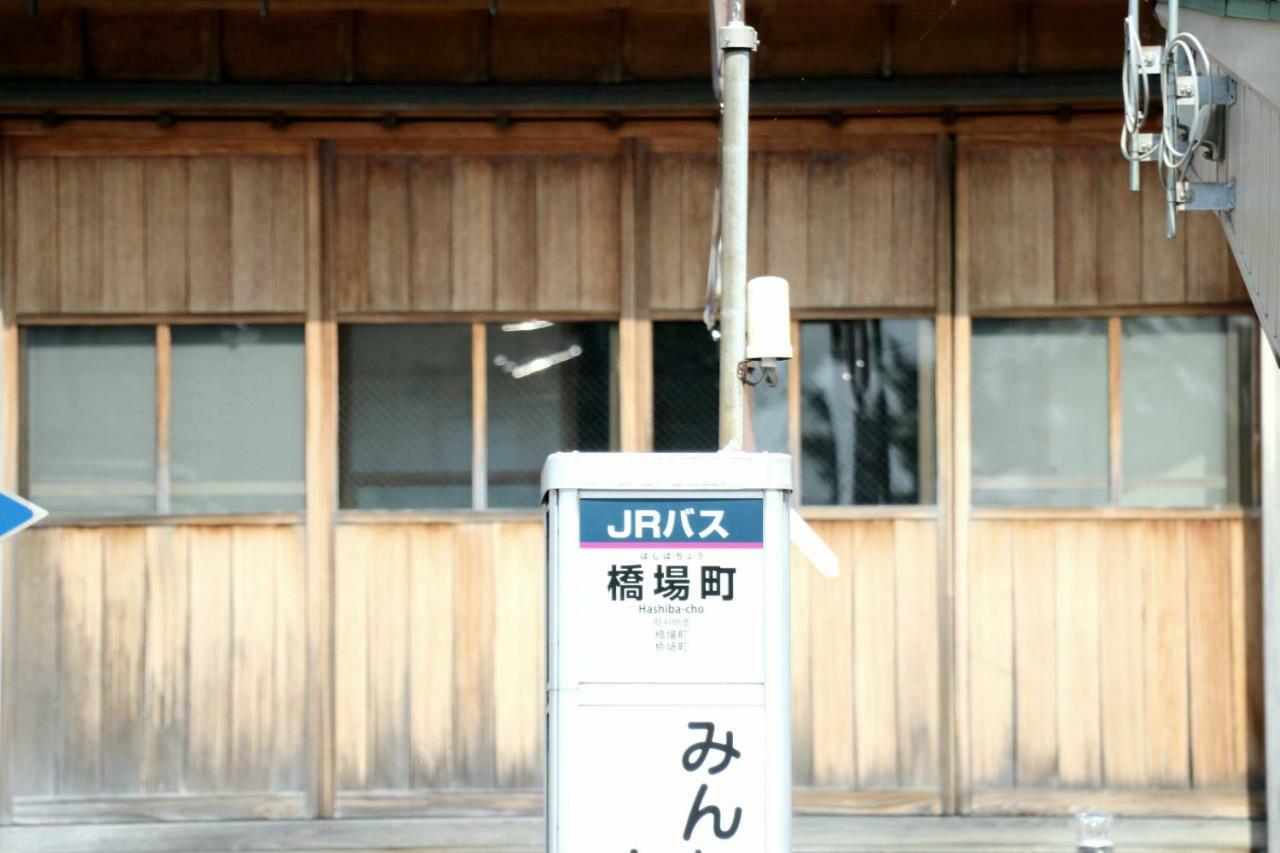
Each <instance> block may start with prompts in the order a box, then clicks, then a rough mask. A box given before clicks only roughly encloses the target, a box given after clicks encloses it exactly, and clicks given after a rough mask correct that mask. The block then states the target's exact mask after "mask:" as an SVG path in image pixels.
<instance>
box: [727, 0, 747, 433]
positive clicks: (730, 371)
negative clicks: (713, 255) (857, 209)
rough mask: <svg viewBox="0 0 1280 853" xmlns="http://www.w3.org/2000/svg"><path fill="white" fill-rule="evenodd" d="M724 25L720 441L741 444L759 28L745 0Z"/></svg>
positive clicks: (732, 5) (738, 4) (735, 6)
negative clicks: (746, 17) (746, 14)
mask: <svg viewBox="0 0 1280 853" xmlns="http://www.w3.org/2000/svg"><path fill="white" fill-rule="evenodd" d="M731 7H733V8H734V10H735V11H733V12H731V13H730V15H729V22H728V24H727V25H726V26H724V27H721V28H720V32H719V45H720V50H721V51H723V54H724V60H723V64H722V68H723V72H724V104H723V107H722V115H721V121H720V169H721V174H720V184H721V190H720V223H721V231H720V235H721V242H720V245H721V250H720V274H721V293H720V447H722V448H729V449H733V450H741V449H742V431H743V417H742V413H743V405H742V398H743V385H742V381H741V380H740V379H739V378H738V365H739V364H740V363H741V362H742V360H743V359H744V358H745V357H746V349H747V312H746V290H747V136H748V117H749V116H748V114H749V110H750V104H751V91H750V86H751V51H753V50H755V48H756V31H755V30H754V29H752V28H751V27H748V26H747V25H746V24H745V23H743V21H742V13H741V4H740V3H732V4H731Z"/></svg>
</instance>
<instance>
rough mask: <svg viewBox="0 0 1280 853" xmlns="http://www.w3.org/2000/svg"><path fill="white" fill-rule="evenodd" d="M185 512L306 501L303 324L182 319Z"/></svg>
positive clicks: (180, 456) (179, 485)
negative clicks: (218, 323) (209, 322)
mask: <svg viewBox="0 0 1280 853" xmlns="http://www.w3.org/2000/svg"><path fill="white" fill-rule="evenodd" d="M171 334H172V341H173V390H172V407H173V408H172V418H173V420H172V427H171V436H172V438H171V442H172V449H171V451H170V453H171V457H170V458H171V471H172V487H171V492H172V494H171V498H170V506H171V508H172V511H173V512H175V513H202V512H287V511H292V510H299V509H301V508H302V506H303V503H304V499H305V478H304V472H303V465H304V451H303V436H305V435H306V428H305V424H304V418H305V410H304V403H303V386H304V382H303V376H304V370H305V368H304V364H303V344H302V327H300V326H174V327H172V332H171Z"/></svg>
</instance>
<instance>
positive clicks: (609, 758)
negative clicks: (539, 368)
mask: <svg viewBox="0 0 1280 853" xmlns="http://www.w3.org/2000/svg"><path fill="white" fill-rule="evenodd" d="M790 489H791V460H790V457H788V456H785V455H778V454H755V453H700V454H625V453H609V454H603V453H601V454H594V453H558V454H555V455H553V456H551V457H550V458H548V460H547V464H546V467H545V468H544V469H543V472H542V491H543V494H544V496H545V500H546V529H547V549H548V553H547V752H548V755H547V789H546V790H547V850H548V851H549V853H615V852H616V853H673V851H688V853H695V851H702V853H716V851H724V852H725V853H731V851H740V853H762V851H763V852H764V853H781V851H787V850H790V849H791V845H790V820H791V754H790V719H789V709H788V703H789V700H790V676H789V673H788V665H789V653H790V652H789V644H790V642H789V636H788V619H789V602H788V594H787V590H788V574H787V573H788V566H787V558H788V552H789V544H788V531H787V513H788V508H787V507H788V494H789V492H790Z"/></svg>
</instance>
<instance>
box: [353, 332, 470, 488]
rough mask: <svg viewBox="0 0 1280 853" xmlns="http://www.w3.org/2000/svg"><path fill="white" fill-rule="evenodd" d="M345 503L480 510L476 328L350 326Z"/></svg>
mask: <svg viewBox="0 0 1280 853" xmlns="http://www.w3.org/2000/svg"><path fill="white" fill-rule="evenodd" d="M338 352H339V359H340V367H339V392H338V393H339V401H340V403H339V413H340V418H339V426H338V430H339V444H340V448H341V450H340V458H339V468H340V472H341V483H340V495H341V501H340V502H341V505H342V506H344V507H355V508H359V509H440V508H450V507H469V506H471V325H470V324H469V323H461V324H456V323H453V324H436V325H411V326H382V325H378V326H344V327H342V329H341V332H340V336H339V342H338Z"/></svg>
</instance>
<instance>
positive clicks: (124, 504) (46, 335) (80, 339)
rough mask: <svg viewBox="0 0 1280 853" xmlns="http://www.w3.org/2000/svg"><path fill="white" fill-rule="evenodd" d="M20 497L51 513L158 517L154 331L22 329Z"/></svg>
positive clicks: (128, 328)
mask: <svg viewBox="0 0 1280 853" xmlns="http://www.w3.org/2000/svg"><path fill="white" fill-rule="evenodd" d="M23 340H24V342H25V353H24V355H25V364H24V367H25V377H24V380H25V381H24V382H23V388H24V390H25V396H26V428H25V430H24V433H25V436H26V454H25V463H26V471H25V474H26V486H25V489H26V494H27V496H28V497H30V498H31V500H33V501H34V502H35V503H37V504H39V505H40V506H42V507H44V508H45V509H47V510H49V511H50V512H51V513H54V514H86V515H88V514H102V515H128V514H142V513H153V512H155V511H156V354H155V340H156V333H155V329H153V328H151V327H138V326H77V327H69V326H48V327H33V328H28V329H26V330H24V332H23Z"/></svg>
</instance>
